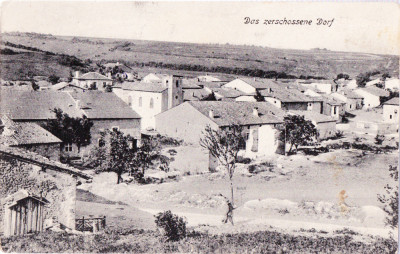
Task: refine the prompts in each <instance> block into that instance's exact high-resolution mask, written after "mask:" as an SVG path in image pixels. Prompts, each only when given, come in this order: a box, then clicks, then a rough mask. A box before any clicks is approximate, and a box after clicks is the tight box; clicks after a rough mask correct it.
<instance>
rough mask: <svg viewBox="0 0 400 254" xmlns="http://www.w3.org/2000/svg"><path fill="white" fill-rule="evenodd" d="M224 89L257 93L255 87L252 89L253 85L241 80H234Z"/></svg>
mask: <svg viewBox="0 0 400 254" xmlns="http://www.w3.org/2000/svg"><path fill="white" fill-rule="evenodd" d="M222 87H229V88H233V89H236V90H239V91H242V92H244V93H255V92H256V89H255V88H254V87H252V86H251V85H249V84H247V83H246V82H244V81H243V80H241V79H235V80H232V81H231V82H229V83H226V84H225V85H223V86H222Z"/></svg>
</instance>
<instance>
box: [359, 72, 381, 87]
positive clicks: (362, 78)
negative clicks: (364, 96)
mask: <svg viewBox="0 0 400 254" xmlns="http://www.w3.org/2000/svg"><path fill="white" fill-rule="evenodd" d="M379 73H380V72H379V71H373V72H365V73H360V74H358V75H357V77H356V82H357V86H358V87H365V85H366V84H367V82H369V81H371V76H374V75H377V74H379Z"/></svg>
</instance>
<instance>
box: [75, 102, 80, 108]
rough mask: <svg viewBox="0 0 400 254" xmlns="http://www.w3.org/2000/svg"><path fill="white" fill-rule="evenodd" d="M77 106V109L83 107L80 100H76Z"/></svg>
mask: <svg viewBox="0 0 400 254" xmlns="http://www.w3.org/2000/svg"><path fill="white" fill-rule="evenodd" d="M75 106H76V108H77V109H81V101H80V100H75Z"/></svg>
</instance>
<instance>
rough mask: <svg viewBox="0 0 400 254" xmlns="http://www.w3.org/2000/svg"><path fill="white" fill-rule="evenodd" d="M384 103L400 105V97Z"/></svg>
mask: <svg viewBox="0 0 400 254" xmlns="http://www.w3.org/2000/svg"><path fill="white" fill-rule="evenodd" d="M383 104H384V105H396V106H399V97H394V98H392V99H390V100H388V101H386V102H384V103H383Z"/></svg>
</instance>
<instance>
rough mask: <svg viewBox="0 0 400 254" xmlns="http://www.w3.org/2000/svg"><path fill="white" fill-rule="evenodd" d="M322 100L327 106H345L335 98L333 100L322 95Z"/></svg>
mask: <svg viewBox="0 0 400 254" xmlns="http://www.w3.org/2000/svg"><path fill="white" fill-rule="evenodd" d="M322 98H323V101H324V102H325V103H326V104H329V105H332V106H341V105H344V104H346V103H345V102H343V101H340V100H338V99H336V98H334V97H332V96H330V95H325V94H323V95H322Z"/></svg>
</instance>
